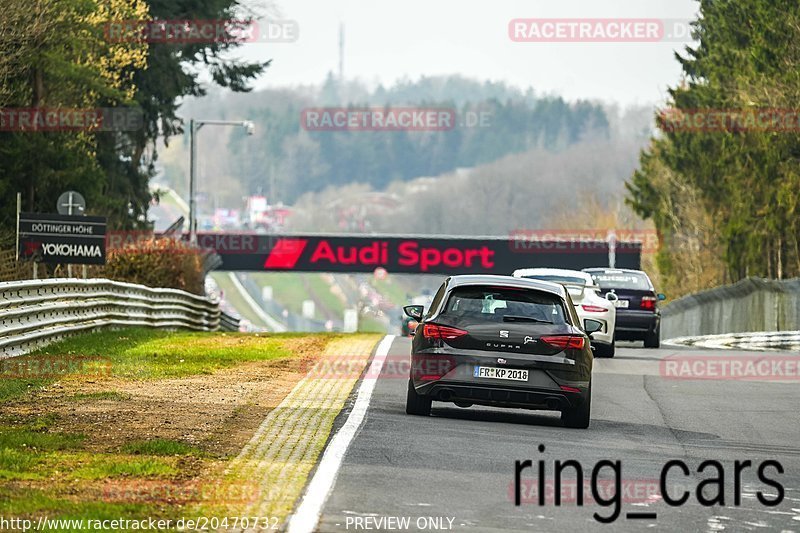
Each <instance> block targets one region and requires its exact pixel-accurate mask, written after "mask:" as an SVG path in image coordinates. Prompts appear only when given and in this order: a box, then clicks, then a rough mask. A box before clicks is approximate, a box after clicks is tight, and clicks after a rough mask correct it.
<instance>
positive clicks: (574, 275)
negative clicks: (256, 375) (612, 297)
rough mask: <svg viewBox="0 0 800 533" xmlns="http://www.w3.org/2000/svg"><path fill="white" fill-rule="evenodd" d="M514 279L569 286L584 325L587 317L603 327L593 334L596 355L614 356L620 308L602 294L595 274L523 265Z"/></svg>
mask: <svg viewBox="0 0 800 533" xmlns="http://www.w3.org/2000/svg"><path fill="white" fill-rule="evenodd" d="M513 276H514V277H515V278H528V279H538V280H541V281H551V282H553V283H560V284H561V285H564V287H566V288H567V291H568V292H569V295H570V297H571V298H572V303H573V304H575V311H576V312H577V313H578V317H579V318H580V319H581V324H582V325H583V324H584V323H585V322H586V321H587V320H597V321H599V322H600V323H601V324H602V325H603V327H602V328H601V329H600V330H599V331H596V332H594V333H593V334H592V346H594V348H595V350H594V354H595V356H597V357H614V352H615V350H616V344H615V343H614V330H615V325H616V317H617V311H616V308H615V307H614V304H613V302H611V301H609V300H607V299H606V298H603V297H602V296H600V287H599V286H597V285H595V282H594V281H593V280H592V276H591V275H590V274H587V273H586V272H581V271H580V270H564V269H560V268H521V269H519V270H515V271H514V274H513Z"/></svg>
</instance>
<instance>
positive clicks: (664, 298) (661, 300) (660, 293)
mask: <svg viewBox="0 0 800 533" xmlns="http://www.w3.org/2000/svg"><path fill="white" fill-rule="evenodd" d="M666 299H667V295H666V294H664V293H663V292H659V293H658V301H659V302H663V301H664V300H666Z"/></svg>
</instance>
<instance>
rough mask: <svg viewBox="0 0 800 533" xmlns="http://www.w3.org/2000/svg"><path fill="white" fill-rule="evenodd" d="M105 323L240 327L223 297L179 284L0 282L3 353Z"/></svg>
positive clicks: (24, 349) (16, 352) (13, 352)
mask: <svg viewBox="0 0 800 533" xmlns="http://www.w3.org/2000/svg"><path fill="white" fill-rule="evenodd" d="M105 326H118V327H124V326H150V327H160V328H185V329H193V330H198V331H212V330H218V329H223V330H229V331H235V330H238V327H239V321H238V319H236V318H234V317H231V316H228V315H225V314H224V313H221V312H220V309H219V302H218V301H217V300H212V299H209V298H205V297H202V296H198V295H195V294H190V293H188V292H185V291H180V290H176V289H154V288H150V287H145V286H144V285H135V284H132V283H123V282H119V281H110V280H106V279H87V280H83V279H72V278H70V279H46V280H29V281H13V282H2V283H0V358H5V357H12V356H14V355H19V354H22V353H26V352H28V351H30V350H33V349H36V348H38V347H40V346H43V345H44V344H47V343H49V342H52V341H54V340H57V339H60V338H62V337H65V336H67V335H70V334H73V333H78V332H82V331H87V330H92V329H96V328H100V327H105Z"/></svg>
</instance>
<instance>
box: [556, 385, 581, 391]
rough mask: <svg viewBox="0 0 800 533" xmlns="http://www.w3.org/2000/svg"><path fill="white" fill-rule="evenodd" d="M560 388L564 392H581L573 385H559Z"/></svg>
mask: <svg viewBox="0 0 800 533" xmlns="http://www.w3.org/2000/svg"><path fill="white" fill-rule="evenodd" d="M561 390H563V391H564V392H581V390H580V389H576V388H575V387H568V386H567V385H561Z"/></svg>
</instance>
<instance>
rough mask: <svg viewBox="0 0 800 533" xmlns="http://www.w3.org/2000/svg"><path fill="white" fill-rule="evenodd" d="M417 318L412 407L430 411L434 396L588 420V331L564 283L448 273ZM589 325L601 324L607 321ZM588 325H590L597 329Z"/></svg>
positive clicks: (570, 422) (578, 424) (584, 423)
mask: <svg viewBox="0 0 800 533" xmlns="http://www.w3.org/2000/svg"><path fill="white" fill-rule="evenodd" d="M404 310H405V312H406V313H407V314H408V315H409V316H411V317H413V318H415V319H416V320H418V321H419V326H418V327H417V330H416V333H415V334H414V338H413V341H412V348H411V359H412V364H411V376H410V379H409V382H408V395H407V398H406V412H407V413H408V414H412V415H422V416H427V415H429V414H430V411H431V402H433V401H439V402H452V403H455V404H456V405H458V406H460V407H470V406H472V405H473V404H478V405H490V406H499V407H519V408H525V409H543V410H553V411H560V412H561V419H562V421H563V422H564V425H566V426H568V427H575V428H586V427H588V426H589V420H590V410H591V399H592V363H593V356H592V350H591V346H590V337H589V333H587V331H584V330H583V329H581V325H580V324H581V323H580V320H579V319H578V316H577V315H576V313H575V309H574V306H573V305H572V301H571V299H570V296H569V293H568V292H567V291H566V289H565V288H564V287H563V286H561V285H559V284H556V283H550V282H547V281H538V280H530V279H521V278H513V277H510V276H488V275H464V276H452V277H449V278H447V279H446V280H445V282H444V283H443V284H442V286H441V287H440V288H439V291H438V292H437V293H436V295H435V296H434V299H433V302H432V303H431V306H430V309H429V311H428V313H427V314H426V315H425V316H424V317H423V316H422V309H421V306H407V307H405V308H404ZM588 322H590V323H589V324H587V325H586V327H587V330H591V331H596V329H595V328H600V327H602V324H600V323H599V322H597V324H596V325H595V324H592V323H591V322H596V321H588ZM591 331H590V332H591Z"/></svg>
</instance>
